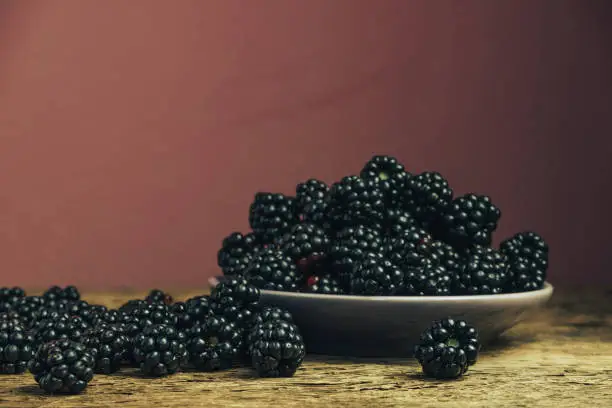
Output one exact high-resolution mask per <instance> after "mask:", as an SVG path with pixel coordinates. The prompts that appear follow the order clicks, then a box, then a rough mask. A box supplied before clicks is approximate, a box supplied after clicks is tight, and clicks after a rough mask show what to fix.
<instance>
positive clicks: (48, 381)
mask: <svg viewBox="0 0 612 408" xmlns="http://www.w3.org/2000/svg"><path fill="white" fill-rule="evenodd" d="M93 365H94V358H93V356H92V355H91V353H90V352H89V350H87V347H85V346H84V345H83V344H81V343H77V342H74V341H70V340H68V339H61V340H55V341H52V342H49V343H45V344H43V345H42V346H41V347H40V348H39V349H38V351H37V352H36V354H35V356H34V358H33V359H32V360H31V361H30V363H29V369H30V372H31V373H32V374H34V379H35V380H36V382H37V383H38V384H39V386H40V388H42V389H43V390H44V391H46V392H48V393H58V394H78V393H80V392H82V391H83V390H85V388H86V387H87V384H88V383H89V382H90V381H91V379H92V378H93V376H94V371H93Z"/></svg>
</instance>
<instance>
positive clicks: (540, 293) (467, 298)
mask: <svg viewBox="0 0 612 408" xmlns="http://www.w3.org/2000/svg"><path fill="white" fill-rule="evenodd" d="M553 289H554V287H553V285H551V284H550V283H548V282H545V283H544V286H543V287H542V288H541V289H538V290H530V291H527V292H516V293H500V294H496V295H453V296H362V295H333V294H323V293H305V292H281V291H276V290H261V294H262V295H266V296H270V297H283V298H294V299H304V300H307V299H308V300H338V301H343V300H344V301H353V302H384V303H429V302H433V303H449V302H453V303H456V302H469V303H473V302H479V303H482V302H483V303H488V302H491V301H494V300H499V301H502V300H503V301H513V300H525V298H529V299H533V298H542V297H550V296H551V295H552V293H553Z"/></svg>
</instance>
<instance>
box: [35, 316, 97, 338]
mask: <svg viewBox="0 0 612 408" xmlns="http://www.w3.org/2000/svg"><path fill="white" fill-rule="evenodd" d="M88 329H89V325H88V324H87V323H85V321H84V320H83V319H81V318H80V317H78V316H70V315H68V314H65V313H58V314H57V315H54V316H52V317H50V318H49V319H47V320H44V321H41V322H40V324H38V325H37V326H36V334H35V336H34V341H35V343H36V344H37V345H40V344H44V343H48V342H50V341H53V340H58V339H68V340H72V341H77V342H78V341H82V340H83V336H84V335H85V333H86V332H87V330H88Z"/></svg>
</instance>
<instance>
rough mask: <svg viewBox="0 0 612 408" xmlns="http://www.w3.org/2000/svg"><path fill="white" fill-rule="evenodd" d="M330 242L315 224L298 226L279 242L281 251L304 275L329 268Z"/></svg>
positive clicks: (321, 229) (322, 230)
mask: <svg viewBox="0 0 612 408" xmlns="http://www.w3.org/2000/svg"><path fill="white" fill-rule="evenodd" d="M329 245H330V240H329V237H328V236H327V233H326V232H325V230H324V229H323V228H321V227H318V226H316V225H315V224H298V225H296V226H294V227H293V228H292V229H291V231H290V232H289V233H287V234H285V235H284V236H283V238H282V239H281V240H280V241H279V249H280V250H281V251H282V252H284V253H285V254H287V255H289V256H290V257H291V259H293V261H294V262H295V263H296V265H297V266H298V269H299V272H300V273H301V274H302V275H310V274H314V273H317V272H318V271H320V270H321V269H324V268H326V267H327V261H328V255H329Z"/></svg>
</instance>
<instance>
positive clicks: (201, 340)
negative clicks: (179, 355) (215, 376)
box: [187, 316, 243, 371]
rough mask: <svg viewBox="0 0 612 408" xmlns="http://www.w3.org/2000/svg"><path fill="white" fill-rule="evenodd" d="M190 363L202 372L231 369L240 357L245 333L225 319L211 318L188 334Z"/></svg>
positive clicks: (194, 327)
mask: <svg viewBox="0 0 612 408" xmlns="http://www.w3.org/2000/svg"><path fill="white" fill-rule="evenodd" d="M187 336H188V338H189V340H188V343H187V350H188V351H189V361H190V362H191V363H192V364H193V365H194V367H195V368H196V369H198V370H201V371H215V370H223V369H228V368H231V367H232V365H233V363H234V361H236V360H237V358H238V357H240V352H241V350H242V341H243V332H242V330H241V329H240V328H239V327H238V326H236V325H235V324H234V323H232V322H228V321H227V320H226V319H224V318H223V317H217V316H209V317H208V318H207V319H206V320H205V321H204V322H202V323H200V324H196V325H195V326H193V327H192V328H191V330H189V332H188V333H187Z"/></svg>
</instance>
